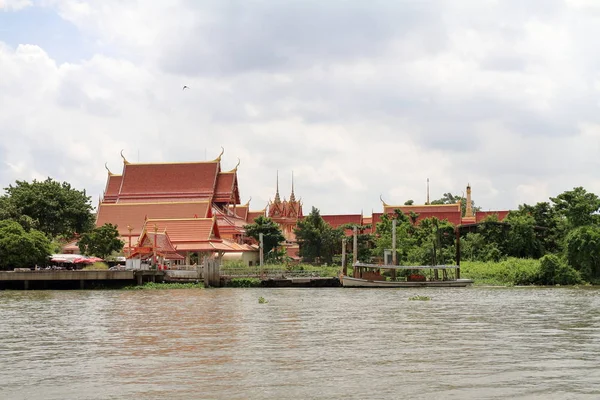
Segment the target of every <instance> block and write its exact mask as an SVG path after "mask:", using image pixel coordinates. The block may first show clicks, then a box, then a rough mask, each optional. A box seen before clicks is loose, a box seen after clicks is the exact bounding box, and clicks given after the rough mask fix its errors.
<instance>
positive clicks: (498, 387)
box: [0, 288, 600, 399]
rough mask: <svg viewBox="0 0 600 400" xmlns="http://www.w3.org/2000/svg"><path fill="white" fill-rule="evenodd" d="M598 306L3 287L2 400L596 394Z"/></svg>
mask: <svg viewBox="0 0 600 400" xmlns="http://www.w3.org/2000/svg"><path fill="white" fill-rule="evenodd" d="M416 294H426V295H427V296H430V297H431V298H432V300H431V301H409V300H408V298H409V297H410V296H413V295H416ZM599 295H600V290H598V289H571V288H550V289H546V288H537V289H536V288H467V289H443V288H440V289H421V290H417V289H414V290H413V289H409V290H407V289H398V290H395V289H366V290H362V289H343V288H336V289H333V288H331V289H215V290H208V289H207V290H168V291H35V292H16V291H4V292H0V338H1V342H0V398H2V399H5V398H6V399H21V398H23V399H71V398H73V399H75V398H77V399H121V398H142V399H165V398H169V399H189V398H210V399H248V398H254V399H286V398H287V399H309V398H310V399H366V398H369V399H372V398H378V399H397V398H411V399H415V398H427V399H431V398H434V399H435V398H443V399H492V398H498V399H500V398H540V399H542V398H543V399H546V398H590V399H594V398H600V300H599ZM259 296H263V297H265V298H266V299H267V300H268V301H269V302H268V303H267V304H259V303H258V297H259Z"/></svg>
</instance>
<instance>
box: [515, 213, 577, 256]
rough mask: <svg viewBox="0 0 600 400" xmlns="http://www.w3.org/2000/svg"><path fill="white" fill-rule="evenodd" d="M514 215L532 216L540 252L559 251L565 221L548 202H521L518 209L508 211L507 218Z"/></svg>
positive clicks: (564, 229)
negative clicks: (534, 203) (531, 203)
mask: <svg viewBox="0 0 600 400" xmlns="http://www.w3.org/2000/svg"><path fill="white" fill-rule="evenodd" d="M514 215H521V216H531V217H533V220H534V224H535V235H536V238H537V240H538V242H539V245H540V246H541V254H546V253H547V252H550V253H557V252H559V251H560V249H561V247H562V241H563V238H564V235H565V232H566V228H567V226H566V221H564V219H561V217H560V216H559V214H558V212H557V211H556V210H555V209H554V207H552V205H551V204H550V203H548V202H540V203H537V204H536V205H533V206H531V205H528V204H522V205H520V206H519V208H518V210H514V211H511V212H510V213H509V215H508V219H510V218H512V216H514Z"/></svg>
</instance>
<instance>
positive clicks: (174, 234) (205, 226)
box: [146, 218, 221, 249]
mask: <svg viewBox="0 0 600 400" xmlns="http://www.w3.org/2000/svg"><path fill="white" fill-rule="evenodd" d="M155 224H156V227H157V228H158V231H159V232H165V231H166V232H167V233H168V234H169V237H170V238H171V241H173V243H175V244H178V243H179V242H205V241H221V235H220V234H219V228H218V226H217V221H216V219H214V218H172V219H148V220H147V221H146V226H147V227H148V229H149V230H150V231H152V230H153V229H154V225H155ZM177 248H178V249H179V246H178V247H177Z"/></svg>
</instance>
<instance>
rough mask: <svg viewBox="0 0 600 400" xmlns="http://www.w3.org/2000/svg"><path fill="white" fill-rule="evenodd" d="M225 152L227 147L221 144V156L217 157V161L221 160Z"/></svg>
mask: <svg viewBox="0 0 600 400" xmlns="http://www.w3.org/2000/svg"><path fill="white" fill-rule="evenodd" d="M223 153H225V149H224V148H223V146H221V154H219V156H218V157H217V158H215V161H216V162H220V161H221V157H222V156H223Z"/></svg>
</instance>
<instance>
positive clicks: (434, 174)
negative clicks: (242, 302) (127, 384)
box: [0, 0, 600, 214]
mask: <svg viewBox="0 0 600 400" xmlns="http://www.w3.org/2000/svg"><path fill="white" fill-rule="evenodd" d="M167 3H168V5H167ZM599 38H600V1H596V0H538V1H534V0H530V1H521V0H515V1H511V0H497V1H494V0H458V1H444V0H423V1H418V0H396V1H392V0H389V1H378V0H368V1H367V0H360V1H356V0H348V1H341V0H329V1H323V0H318V1H317V0H314V1H313V0H301V1H294V0H286V1H283V0H270V1H260V0H239V1H226V0H215V1H210V0H198V1H194V0H178V1H169V2H146V1H144V2H142V1H122V0H86V1H83V0H39V1H36V0H31V1H29V0H0V184H1V185H2V187H6V186H7V185H9V184H10V183H12V182H14V181H15V180H16V179H25V180H31V179H34V178H37V179H44V178H45V177H47V176H51V177H52V178H54V179H57V180H61V181H63V180H66V181H69V182H70V183H72V184H73V185H74V186H76V187H77V188H81V189H84V188H85V189H86V190H87V191H88V193H89V194H90V195H93V196H94V203H96V202H97V200H96V199H97V197H98V196H99V195H101V193H102V191H103V189H104V185H105V181H106V170H105V169H104V163H105V162H107V163H108V166H109V168H110V169H111V170H112V171H113V172H120V171H121V169H122V160H121V158H120V155H119V152H120V151H121V149H124V154H125V156H126V157H127V158H128V159H129V160H130V161H132V162H135V161H138V160H139V161H140V162H153V161H193V160H205V159H206V158H208V159H213V158H215V157H216V156H217V155H218V153H219V151H220V147H221V146H223V147H224V148H225V154H224V156H223V164H222V165H223V168H224V169H230V168H233V167H234V166H235V164H236V163H237V159H238V157H239V158H240V159H241V165H240V168H239V183H240V192H241V196H242V201H243V202H245V201H246V200H247V199H248V198H249V197H252V202H251V208H253V209H260V208H263V207H264V206H265V204H266V202H267V201H268V200H269V198H272V197H273V194H274V191H275V176H276V171H277V170H279V175H280V189H281V192H282V196H283V195H286V196H289V191H290V180H291V179H290V178H291V174H292V171H293V172H294V176H295V186H296V195H297V196H301V197H302V199H303V201H304V204H305V212H308V211H309V210H310V206H313V205H314V206H316V207H318V208H320V209H321V212H322V213H326V214H333V213H360V212H361V210H363V211H364V213H365V214H368V213H370V212H371V210H375V211H379V210H380V209H381V203H380V201H379V196H380V195H382V196H383V199H384V200H385V201H386V202H387V203H390V204H402V203H404V201H406V200H407V199H414V200H415V202H417V203H422V202H424V201H425V196H426V180H427V178H429V179H430V182H431V198H432V199H435V198H439V197H441V196H442V194H443V193H445V192H452V193H454V194H462V192H464V190H465V189H464V188H465V186H466V184H467V182H470V183H471V186H472V187H473V198H474V200H475V202H476V203H477V205H479V206H481V207H483V209H485V210H487V209H509V208H515V207H516V206H517V205H518V204H522V203H524V202H526V203H535V202H537V201H545V200H547V199H548V197H549V196H553V195H556V194H558V193H560V192H562V191H565V190H569V189H571V188H573V187H574V186H584V187H585V188H586V189H588V190H590V191H593V192H595V193H600V173H599V171H600V51H599V49H600V46H599V45H600V39H599ZM183 85H187V86H189V87H190V90H186V91H182V86H183Z"/></svg>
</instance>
